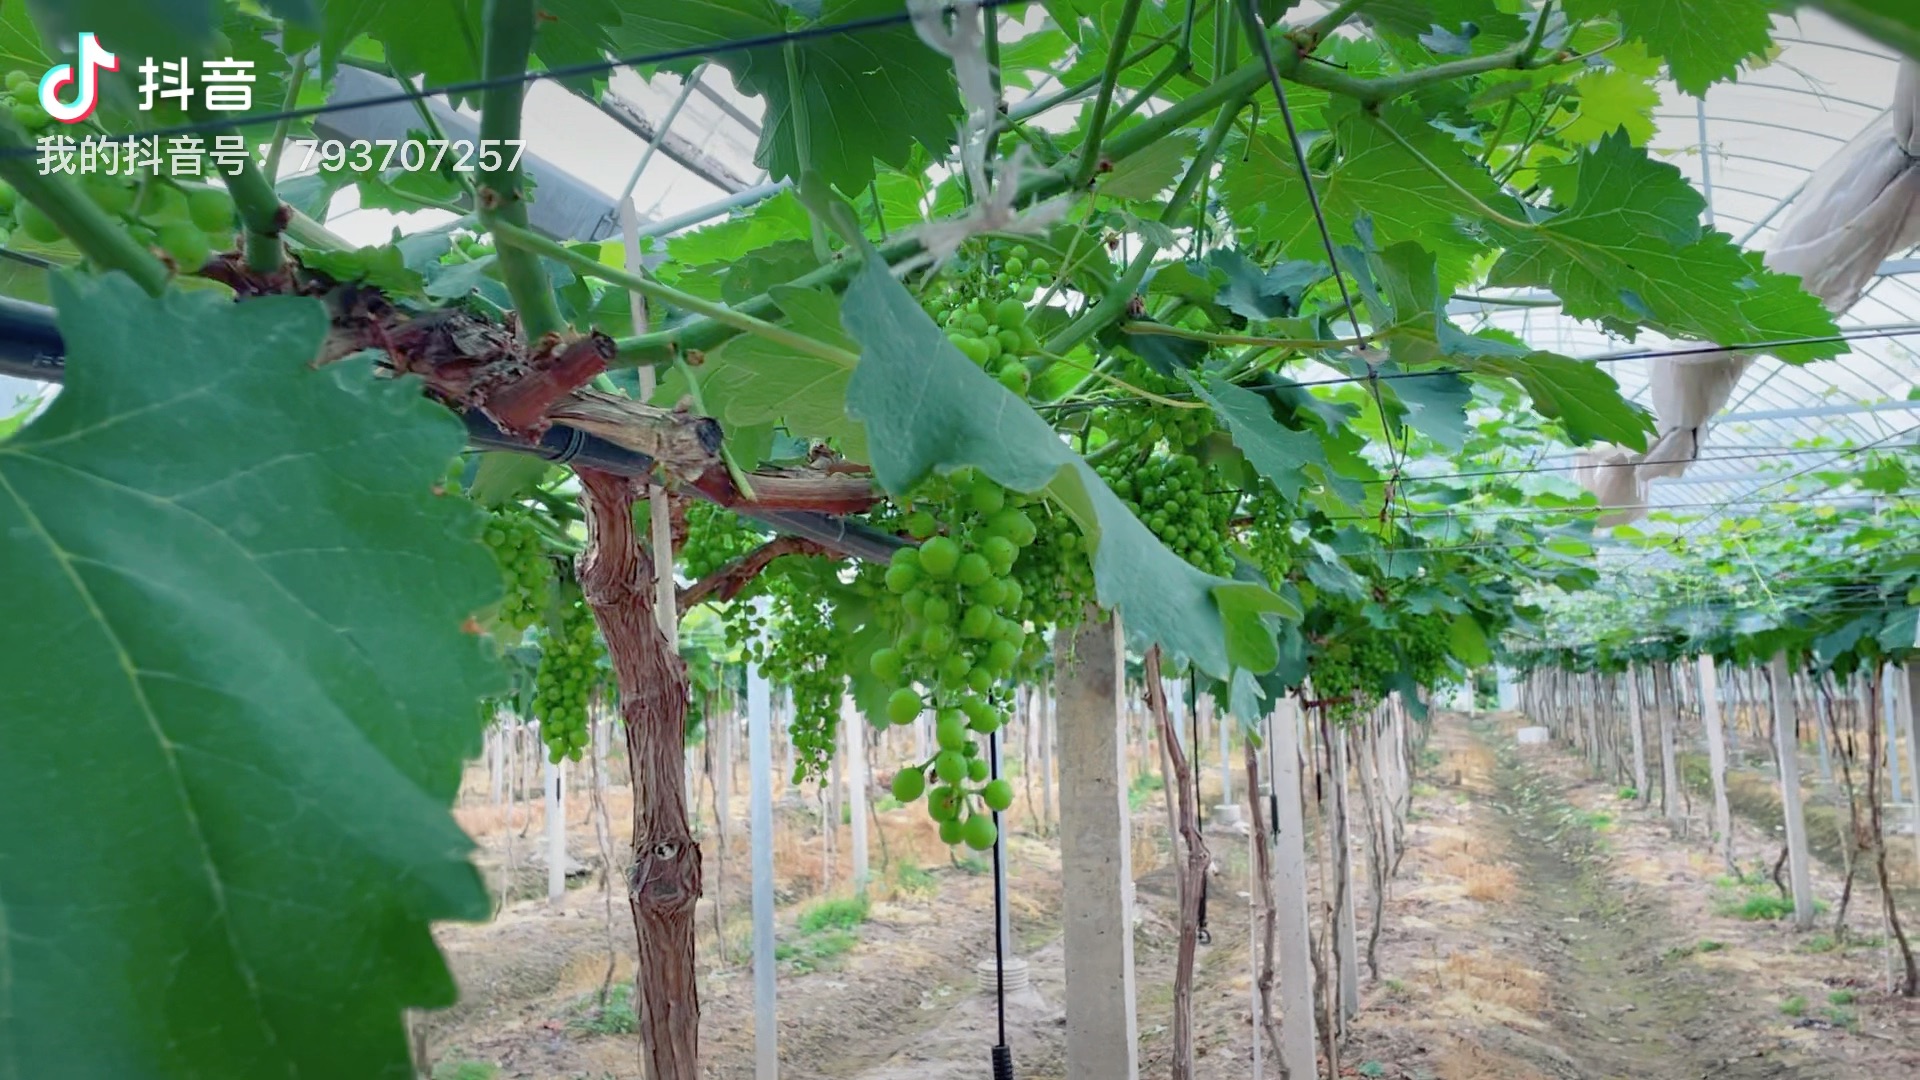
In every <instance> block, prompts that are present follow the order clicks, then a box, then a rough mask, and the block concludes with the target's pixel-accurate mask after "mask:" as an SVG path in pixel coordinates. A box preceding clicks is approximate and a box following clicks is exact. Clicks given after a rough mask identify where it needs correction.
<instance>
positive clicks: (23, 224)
mask: <svg viewBox="0 0 1920 1080" xmlns="http://www.w3.org/2000/svg"><path fill="white" fill-rule="evenodd" d="M13 220H14V224H16V225H18V226H19V227H20V231H21V232H23V233H26V234H27V239H29V240H32V241H34V242H36V243H41V244H51V243H53V242H55V241H56V240H59V239H60V235H61V234H60V226H58V225H55V224H54V223H53V219H52V218H50V217H48V216H47V215H46V212H45V211H43V210H41V209H40V208H39V207H38V206H35V205H34V204H32V203H30V202H23V203H21V204H20V205H19V206H18V207H16V208H15V210H14V216H13Z"/></svg>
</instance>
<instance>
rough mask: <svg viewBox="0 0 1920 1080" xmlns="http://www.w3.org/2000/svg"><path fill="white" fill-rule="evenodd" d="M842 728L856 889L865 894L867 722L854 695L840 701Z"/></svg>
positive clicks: (854, 885) (854, 889) (867, 873)
mask: <svg viewBox="0 0 1920 1080" xmlns="http://www.w3.org/2000/svg"><path fill="white" fill-rule="evenodd" d="M840 731H841V733H842V735H843V736H844V737H845V739H846V742H847V810H848V814H847V819H848V822H849V824H851V825H852V826H853V891H854V892H855V893H856V894H860V895H865V893H866V891H867V880H868V878H869V877H870V876H871V875H870V874H869V872H868V868H867V722H866V720H865V719H864V718H862V717H861V715H860V710H859V709H858V708H855V707H854V704H853V696H852V695H847V696H846V697H844V698H842V699H841V702H840Z"/></svg>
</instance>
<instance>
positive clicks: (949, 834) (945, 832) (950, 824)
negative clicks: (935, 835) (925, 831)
mask: <svg viewBox="0 0 1920 1080" xmlns="http://www.w3.org/2000/svg"><path fill="white" fill-rule="evenodd" d="M966 835H967V831H966V826H964V825H962V824H960V822H959V820H957V819H955V818H948V819H947V820H945V821H942V822H941V823H940V842H941V843H943V844H945V845H947V846H948V847H952V846H954V845H955V844H958V843H960V842H961V841H962V840H963V839H965V838H966Z"/></svg>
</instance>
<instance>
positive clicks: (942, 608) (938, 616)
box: [920, 596, 953, 657]
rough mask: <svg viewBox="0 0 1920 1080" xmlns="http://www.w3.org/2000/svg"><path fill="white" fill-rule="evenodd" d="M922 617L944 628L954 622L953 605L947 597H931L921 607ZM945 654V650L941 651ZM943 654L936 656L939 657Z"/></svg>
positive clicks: (936, 654)
mask: <svg viewBox="0 0 1920 1080" xmlns="http://www.w3.org/2000/svg"><path fill="white" fill-rule="evenodd" d="M920 617H921V618H922V619H925V620H926V621H927V622H929V623H931V624H932V625H934V626H944V625H946V624H947V623H949V622H952V621H953V605H952V604H950V603H948V602H947V600H946V598H945V597H941V596H929V597H927V599H926V602H925V603H923V604H922V605H920ZM928 651H930V652H931V651H932V650H928ZM944 652H945V650H941V653H944ZM941 653H935V654H934V655H935V656H936V657H937V656H939V655H941Z"/></svg>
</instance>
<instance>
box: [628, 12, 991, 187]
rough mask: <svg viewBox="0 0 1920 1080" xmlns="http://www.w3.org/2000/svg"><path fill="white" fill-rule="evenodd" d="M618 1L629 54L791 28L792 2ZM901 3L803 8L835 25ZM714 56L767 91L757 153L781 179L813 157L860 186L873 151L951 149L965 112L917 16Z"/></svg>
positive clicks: (750, 85)
mask: <svg viewBox="0 0 1920 1080" xmlns="http://www.w3.org/2000/svg"><path fill="white" fill-rule="evenodd" d="M623 6H624V7H625V12H626V17H625V19H624V21H623V22H622V23H621V25H620V26H619V27H617V28H616V29H615V30H614V34H613V38H614V45H615V48H616V49H618V50H619V51H621V52H623V53H628V54H633V53H644V52H657V51H660V50H663V49H681V48H693V47H697V46H701V45H709V44H712V43H714V42H717V41H736V40H741V39H745V38H754V37H761V36H765V35H768V34H778V33H780V32H781V31H783V30H785V29H787V19H788V10H789V9H788V7H787V6H786V5H782V4H780V3H777V2H776V0H700V2H698V3H662V2H660V0H623ZM795 6H796V8H797V7H798V5H795ZM900 11H901V3H900V0H824V2H822V3H820V4H819V5H818V11H817V13H814V12H809V13H808V15H809V24H810V25H817V26H834V25H838V24H842V23H851V22H857V21H860V20H865V19H871V18H874V17H876V16H885V15H897V14H899V13H900ZM789 58H791V60H792V64H793V71H792V76H791V78H790V77H789V74H788V66H787V65H788V60H789ZM714 60H715V62H716V63H719V64H722V65H724V66H725V67H726V68H727V70H728V71H730V72H732V73H733V78H734V82H735V83H736V84H737V85H738V86H739V87H740V89H741V90H743V91H745V92H746V93H749V94H754V95H757V96H759V97H761V98H764V99H765V100H766V124H765V126H764V127H763V128H762V129H761V131H760V146H759V148H758V150H757V151H756V152H755V154H754V161H755V163H756V164H758V165H759V166H760V167H761V168H763V169H766V170H767V172H768V173H769V174H770V175H771V176H772V178H773V179H775V180H784V179H794V180H798V179H799V178H800V174H801V172H802V171H803V170H806V169H812V170H813V171H815V172H818V173H819V174H820V175H821V176H822V177H824V178H825V179H826V180H827V181H828V182H829V183H831V184H832V185H833V186H834V187H836V188H839V189H840V190H841V191H843V192H846V193H849V194H861V193H864V192H865V191H866V188H867V184H868V182H869V181H871V180H872V179H873V174H874V169H873V163H874V160H875V159H878V160H880V161H883V162H885V163H887V164H888V165H892V166H895V167H900V166H904V165H906V164H907V162H908V159H909V156H910V155H911V154H912V152H913V145H914V143H916V142H917V143H919V144H921V145H922V146H925V147H927V148H928V149H929V150H931V151H933V152H934V154H935V155H936V156H939V155H944V153H945V151H946V148H947V147H948V146H950V145H952V143H953V139H954V135H955V133H956V131H957V129H958V125H959V122H960V118H961V108H960V95H959V92H958V91H957V90H956V89H955V88H954V81H953V69H952V67H951V65H950V63H949V62H948V61H947V59H946V58H945V57H943V56H941V55H940V54H939V53H936V52H934V51H933V50H932V49H929V48H927V46H926V43H924V42H922V41H921V40H920V38H919V35H917V34H915V33H914V31H913V28H912V27H911V26H900V25H893V26H881V27H868V28H864V29H860V30H856V31H849V32H845V33H831V34H823V35H821V36H818V37H812V38H807V39H805V40H801V41H796V42H791V43H789V44H787V45H784V46H779V47H771V46H770V47H766V48H759V49H745V50H738V51H732V52H728V53H726V54H724V55H721V56H717V57H715V58H714ZM802 127H804V128H805V133H806V140H807V143H808V147H807V150H806V152H805V153H802V152H801V150H800V145H799V144H800V134H801V128H802Z"/></svg>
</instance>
